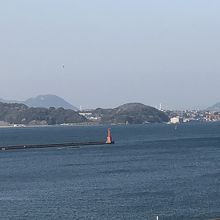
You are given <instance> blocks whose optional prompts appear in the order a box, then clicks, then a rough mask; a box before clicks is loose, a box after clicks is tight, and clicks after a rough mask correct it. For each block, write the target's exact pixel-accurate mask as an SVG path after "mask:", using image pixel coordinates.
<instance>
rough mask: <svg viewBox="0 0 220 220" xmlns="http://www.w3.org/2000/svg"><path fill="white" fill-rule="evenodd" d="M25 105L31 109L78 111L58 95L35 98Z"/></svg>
mask: <svg viewBox="0 0 220 220" xmlns="http://www.w3.org/2000/svg"><path fill="white" fill-rule="evenodd" d="M23 103H24V104H25V105H27V106H29V107H41V108H50V107H54V108H60V107H62V108H64V109H72V110H74V111H77V110H78V109H77V108H76V107H75V106H73V105H72V104H70V103H68V102H67V101H65V100H64V99H63V98H60V97H58V96H56V95H39V96H37V97H34V98H30V99H27V100H26V101H24V102H23Z"/></svg>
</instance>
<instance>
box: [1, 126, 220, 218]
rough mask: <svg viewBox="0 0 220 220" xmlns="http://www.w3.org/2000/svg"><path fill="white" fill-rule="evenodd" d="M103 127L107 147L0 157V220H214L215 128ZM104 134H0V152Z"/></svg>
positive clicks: (218, 171)
mask: <svg viewBox="0 0 220 220" xmlns="http://www.w3.org/2000/svg"><path fill="white" fill-rule="evenodd" d="M110 127H111V132H112V136H113V139H114V140H115V144H114V145H102V146H96V145H95V146H84V147H80V148H71V147H69V148H53V149H51V148H50V149H48V148H45V149H26V150H12V151H1V152H0V219H3V220H14V219H16V220H17V219H19V220H26V219H27V220H29V219H30V220H35V219H36V220H38V219H39V220H51V219H54V220H56V219H57V220H58V219H59V220H60V219H61V220H62V219H64V220H66V219H67V220H69V219H82V220H83V219H85V220H87V219H94V220H99V219H100V220H107V219H114V220H121V219H122V220H139V219H141V220H142V219H143V220H145V219H147V220H148V219H149V220H157V219H159V220H176V219H177V220H179V219H183V220H190V219H198V220H203V219H204V220H208V219H216V218H218V217H220V123H219V122H216V123H186V124H179V125H168V124H145V125H112V126H110ZM107 128H108V127H107V126H48V127H23V128H1V129H0V146H8V145H15V144H16V145H17V144H24V145H25V144H48V143H63V142H74V141H76V142H78V141H100V140H105V138H106V130H107Z"/></svg>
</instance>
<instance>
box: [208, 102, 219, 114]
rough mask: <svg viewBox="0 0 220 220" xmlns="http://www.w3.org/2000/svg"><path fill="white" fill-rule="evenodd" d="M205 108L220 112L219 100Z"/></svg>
mask: <svg viewBox="0 0 220 220" xmlns="http://www.w3.org/2000/svg"><path fill="white" fill-rule="evenodd" d="M207 110H209V111H212V112H220V102H218V103H216V104H214V105H213V106H211V107H209V108H207Z"/></svg>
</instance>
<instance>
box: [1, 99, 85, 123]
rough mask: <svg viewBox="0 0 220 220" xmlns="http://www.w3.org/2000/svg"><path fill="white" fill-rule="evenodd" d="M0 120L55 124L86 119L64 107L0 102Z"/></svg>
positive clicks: (80, 121)
mask: <svg viewBox="0 0 220 220" xmlns="http://www.w3.org/2000/svg"><path fill="white" fill-rule="evenodd" d="M0 121H5V122H8V123H10V124H25V125H55V124H63V123H82V122H86V121H87V119H86V118H85V117H83V116H81V115H79V114H78V113H77V112H75V111H73V110H70V109H64V108H57V109H56V108H54V107H51V108H48V109H47V108H29V107H28V106H26V105H24V104H18V103H13V104H7V103H2V102H0Z"/></svg>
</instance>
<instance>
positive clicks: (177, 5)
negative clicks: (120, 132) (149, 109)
mask: <svg viewBox="0 0 220 220" xmlns="http://www.w3.org/2000/svg"><path fill="white" fill-rule="evenodd" d="M62 65H64V68H63V67H62ZM0 80H1V84H0V98H4V99H18V100H24V99H27V98H29V97H32V96H36V95H39V94H56V95H58V96H61V97H63V98H65V99H66V100H67V101H70V102H71V103H72V104H74V105H75V106H79V105H82V106H83V107H84V108H92V107H97V106H99V107H116V106H117V105H120V104H123V103H126V102H142V103H144V104H148V105H152V106H156V105H159V103H162V104H163V105H164V106H165V107H167V108H188V107H200V106H201V107H203V106H204V107H206V106H209V105H212V104H214V103H215V102H218V101H220V1H219V0H182V1H178V0H167V1H166V0H135V1H134V0H31V1H30V0H7V1H1V6H0Z"/></svg>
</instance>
